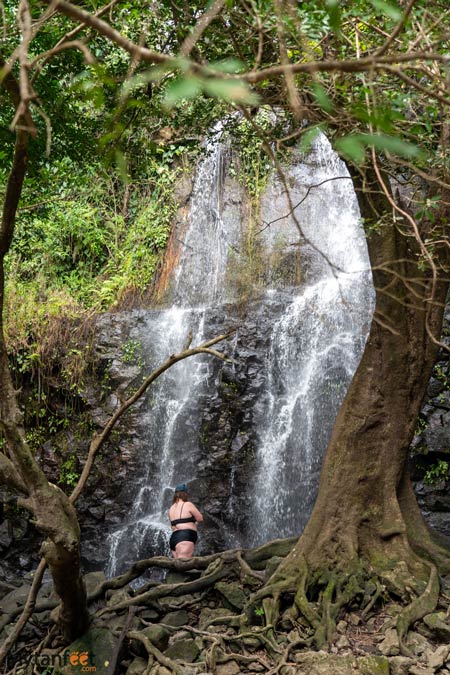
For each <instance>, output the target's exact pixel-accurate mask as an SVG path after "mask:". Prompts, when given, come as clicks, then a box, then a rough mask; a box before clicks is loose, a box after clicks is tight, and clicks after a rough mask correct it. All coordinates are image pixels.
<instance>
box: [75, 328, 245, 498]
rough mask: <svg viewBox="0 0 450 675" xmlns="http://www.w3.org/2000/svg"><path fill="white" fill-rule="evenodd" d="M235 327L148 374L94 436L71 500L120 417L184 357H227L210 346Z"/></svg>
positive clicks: (77, 493) (227, 335) (169, 359)
mask: <svg viewBox="0 0 450 675" xmlns="http://www.w3.org/2000/svg"><path fill="white" fill-rule="evenodd" d="M234 331H235V329H233V330H231V331H229V332H228V333H224V334H223V335H218V336H217V337H215V338H212V339H211V340H207V341H206V342H203V343H202V344H200V345H198V346H197V347H192V348H188V349H184V350H183V351H182V352H180V353H179V354H172V355H171V356H169V358H168V359H167V360H166V361H165V362H164V363H163V364H162V365H161V366H159V368H157V369H156V370H154V371H153V372H152V373H150V375H148V376H147V377H146V378H145V380H144V382H143V383H142V384H141V386H140V387H139V389H138V390H137V391H136V392H135V393H134V394H133V395H132V396H130V397H129V398H128V399H127V400H126V401H124V402H123V403H122V405H121V406H120V407H119V408H118V409H117V410H116V412H115V413H114V414H113V415H112V416H111V418H110V419H109V420H108V422H107V424H106V425H105V427H104V428H103V430H102V431H101V432H100V433H99V434H97V435H96V436H94V438H93V439H92V441H91V445H90V448H89V453H88V456H87V459H86V463H85V465H84V468H83V471H82V473H81V476H80V478H79V480H78V483H77V485H76V487H75V489H74V491H73V492H72V494H71V495H70V501H71V502H72V503H73V502H75V501H76V499H77V498H78V496H79V495H80V492H81V491H82V489H83V487H84V485H85V483H86V481H87V479H88V477H89V474H90V471H91V468H92V464H93V461H94V459H95V456H96V454H97V452H98V451H99V449H100V448H101V446H102V445H103V444H104V442H105V441H106V440H107V439H108V438H109V436H110V434H111V431H112V430H113V428H114V427H115V425H116V424H117V422H118V421H119V419H120V418H121V417H122V415H123V414H124V413H125V412H126V411H127V410H128V408H130V406H132V405H133V404H134V403H136V401H137V400H138V399H140V398H141V396H142V395H143V394H144V393H145V392H146V391H147V389H148V388H149V386H150V385H151V384H152V383H153V382H154V381H155V380H156V379H157V378H158V377H159V376H160V375H162V373H164V372H165V371H166V370H168V369H169V368H170V367H171V366H173V365H174V364H175V363H178V362H179V361H183V360H184V359H187V358H189V357H190V356H194V355H196V354H202V353H206V354H212V355H213V356H216V357H218V358H221V359H225V358H226V357H224V355H223V354H220V352H216V351H215V350H210V349H209V348H210V347H212V345H215V344H217V343H218V342H221V341H222V340H225V339H226V338H227V337H229V336H230V335H232V334H233V333H234Z"/></svg>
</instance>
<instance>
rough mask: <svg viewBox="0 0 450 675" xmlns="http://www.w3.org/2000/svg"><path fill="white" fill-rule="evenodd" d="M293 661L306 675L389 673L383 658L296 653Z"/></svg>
mask: <svg viewBox="0 0 450 675" xmlns="http://www.w3.org/2000/svg"><path fill="white" fill-rule="evenodd" d="M295 660H296V662H297V663H298V664H299V665H300V666H301V667H302V668H303V670H304V672H305V673H308V675H350V674H351V675H389V672H390V671H389V661H388V659H387V658H385V657H384V656H372V655H370V656H357V657H356V656H353V655H352V654H350V655H348V656H347V655H346V656H339V655H337V654H328V653H327V652H323V651H319V652H298V653H297V654H296V655H295ZM298 672H299V673H300V672H302V671H298Z"/></svg>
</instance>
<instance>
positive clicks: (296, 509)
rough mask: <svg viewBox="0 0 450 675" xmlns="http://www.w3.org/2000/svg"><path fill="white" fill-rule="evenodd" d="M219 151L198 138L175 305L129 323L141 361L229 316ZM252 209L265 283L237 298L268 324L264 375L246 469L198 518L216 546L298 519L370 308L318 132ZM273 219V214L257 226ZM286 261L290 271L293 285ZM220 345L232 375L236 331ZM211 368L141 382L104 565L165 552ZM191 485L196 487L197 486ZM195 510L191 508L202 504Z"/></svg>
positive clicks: (195, 455) (207, 398)
mask: <svg viewBox="0 0 450 675" xmlns="http://www.w3.org/2000/svg"><path fill="white" fill-rule="evenodd" d="M229 161H230V151H229V149H228V148H227V145H226V143H224V142H222V141H220V139H219V140H215V141H212V142H211V143H210V144H209V146H207V148H206V153H205V157H204V159H203V160H202V162H201V163H200V165H199V167H198V169H197V174H196V178H195V183H194V187H193V192H192V197H191V202H190V208H189V215H188V218H187V227H186V230H185V231H184V232H181V233H179V238H180V239H181V240H182V247H181V250H180V255H179V261H178V265H177V268H176V270H175V272H174V275H173V285H172V298H173V301H174V304H173V305H172V306H171V307H170V308H169V309H166V310H158V311H149V312H148V313H147V316H146V318H145V320H144V322H143V324H141V325H139V326H135V327H134V328H133V329H132V332H131V333H130V335H131V336H132V337H133V338H135V339H138V340H139V341H140V343H141V344H142V348H143V351H144V352H145V355H146V361H147V366H148V367H152V366H153V365H158V364H160V363H161V362H162V361H164V360H165V359H166V358H167V356H168V355H169V354H171V353H173V352H175V351H180V350H181V348H182V347H183V345H184V343H185V341H186V338H187V335H188V333H189V331H191V332H192V335H193V344H196V343H199V342H200V341H201V340H202V339H206V338H207V337H212V336H213V335H214V334H215V333H214V332H212V331H216V330H217V326H219V327H220V329H222V327H223V326H224V325H226V324H227V323H229V321H231V319H230V320H229V319H228V313H232V309H231V308H232V307H233V305H230V304H228V305H225V304H224V303H233V302H236V301H238V300H239V298H238V297H236V292H237V291H236V285H235V284H233V283H232V282H230V274H231V271H233V267H232V266H230V264H229V263H230V260H232V258H231V256H230V251H233V256H234V258H233V260H234V268H235V269H234V271H236V264H235V263H236V260H235V256H236V252H238V251H239V250H240V245H241V241H242V240H243V238H245V226H246V222H245V218H244V217H243V213H245V208H243V204H244V201H245V197H244V194H243V190H242V189H241V188H239V187H238V185H237V183H236V182H235V181H233V180H232V179H231V178H230V172H229V171H228V170H227V169H228V165H229ZM319 183H320V184H321V185H320V186H319ZM286 185H288V186H289V194H290V199H291V201H289V199H288V197H287V194H286V189H285V188H286ZM311 186H317V187H311ZM300 202H302V203H301V204H299V203H300ZM297 204H299V206H298V207H296V205H297ZM294 207H296V208H294ZM260 216H261V220H262V223H263V227H262V228H261V229H262V230H263V232H262V233H261V245H262V249H263V254H264V256H266V258H265V277H266V278H267V279H268V286H267V288H266V290H265V291H263V292H262V294H261V293H260V297H259V299H258V300H257V301H256V300H255V301H250V303H251V304H252V303H253V304H252V307H253V306H254V307H255V308H256V309H255V312H256V314H255V316H256V321H258V317H260V318H261V320H263V319H264V317H265V319H264V320H266V321H267V317H269V322H270V326H271V330H270V335H269V336H268V338H267V340H268V344H267V347H266V349H265V354H263V355H262V356H261V355H260V356H261V359H260V358H259V356H258V359H256V360H257V361H258V362H259V361H260V360H262V362H263V363H262V365H261V367H260V375H261V378H262V379H264V385H263V386H262V388H261V392H260V394H258V396H257V397H256V399H255V402H254V406H253V408H252V409H251V410H247V411H246V412H245V415H243V418H245V420H246V424H247V427H248V426H249V425H250V426H251V427H252V428H253V430H254V431H253V433H254V436H255V440H256V443H255V445H256V448H255V456H254V459H253V476H254V478H253V480H249V481H248V482H247V492H248V494H247V495H243V494H242V485H241V484H240V483H239V480H238V479H239V472H240V470H241V469H240V464H239V463H238V462H235V463H231V467H230V471H229V476H228V477H227V478H226V481H225V482H226V485H227V488H226V489H227V491H228V492H227V494H226V495H225V500H226V504H225V507H226V508H225V509H223V500H222V502H221V503H222V506H221V507H220V508H219V507H217V509H216V510H215V511H214V512H213V509H212V508H211V510H210V512H209V513H208V512H207V513H206V514H205V515H206V516H207V518H206V525H205V527H208V518H209V521H210V526H211V527H216V528H217V527H218V528H219V529H222V531H223V532H222V534H223V536H222V539H221V540H220V541H221V542H222V543H223V544H225V545H228V544H249V543H250V544H255V543H259V542H261V541H263V540H268V539H269V538H271V537H273V536H280V535H292V534H294V533H297V532H299V531H300V529H301V528H302V527H303V525H304V523H305V520H306V518H307V516H308V514H309V512H310V510H311V505H312V500H313V498H314V494H315V491H316V486H317V472H318V468H319V466H320V462H321V459H322V456H323V452H324V449H325V447H326V444H327V442H328V438H329V434H330V431H331V428H332V425H333V422H334V418H335V415H336V412H337V410H338V406H339V404H340V402H341V400H342V398H343V395H344V393H345V390H346V387H347V385H348V383H349V381H350V379H351V376H352V374H353V372H354V370H355V368H356V366H357V364H358V361H359V358H360V356H361V353H362V349H363V346H364V342H365V337H366V333H367V327H368V323H369V321H370V317H371V312H372V304H373V297H372V296H373V291H372V284H371V276H370V273H368V272H367V269H368V267H369V262H368V258H367V250H366V245H365V240H364V235H363V232H362V229H361V227H360V225H359V217H358V209H357V205H356V198H355V195H354V193H353V191H352V187H351V181H350V180H349V178H348V173H347V171H346V169H345V166H344V165H343V163H342V162H340V161H339V159H338V158H337V156H336V155H335V153H334V152H333V151H332V149H331V147H330V145H329V143H328V141H327V140H326V139H325V138H324V137H319V138H318V139H317V140H316V142H315V145H314V148H313V150H312V152H311V153H310V154H309V155H308V157H307V158H306V159H305V158H297V159H294V160H293V162H292V164H291V166H290V167H288V168H286V170H285V180H284V181H282V180H280V178H277V177H273V178H272V179H271V180H270V181H269V184H268V187H267V189H266V192H265V195H264V197H263V199H262V201H261V205H260ZM272 221H276V222H274V223H273V224H271V225H269V224H270V223H271V222H272ZM264 224H265V225H264ZM299 229H300V230H301V232H302V233H303V235H304V236H301V235H300V234H299ZM291 267H296V268H297V271H299V274H297V277H298V276H299V277H300V279H297V278H296V280H295V282H293V281H292V279H293V276H295V275H292V274H291V271H290V269H291ZM364 270H366V271H364ZM298 282H299V283H298ZM244 314H245V313H244ZM241 320H242V325H241V326H240V327H238V332H237V335H238V336H239V335H243V334H244V333H245V330H246V328H245V322H246V318H245V317H244V318H243V319H241ZM233 345H234V346H232V351H233V350H234V353H233V354H232V356H233V358H234V364H233V366H232V371H233V373H232V375H233V377H234V376H235V375H236V377H238V375H239V373H238V371H239V369H240V357H241V354H240V349H241V347H240V341H239V339H238V337H236V339H235V340H234V342H233ZM229 349H230V347H229V346H228V350H229ZM250 360H251V358H250ZM252 368H254V369H258V368H259V366H257V365H254V366H252ZM218 369H219V368H218V362H215V361H214V360H213V359H211V358H210V357H201V358H199V357H195V358H190V359H187V360H186V361H183V362H181V363H179V364H177V365H176V366H174V367H172V368H171V369H170V370H169V371H167V373H165V375H164V376H163V377H162V378H161V379H160V380H159V381H158V382H157V383H156V384H157V386H156V387H155V389H154V390H152V392H151V394H150V397H149V401H148V405H147V406H146V407H147V412H146V413H145V414H144V415H143V418H142V424H141V427H145V445H143V446H142V454H143V462H142V466H143V468H142V471H141V474H140V478H139V481H138V486H137V488H136V499H135V500H134V505H133V508H132V511H131V513H130V515H129V517H128V518H127V521H126V523H124V524H123V525H122V526H121V527H119V528H118V529H116V530H115V531H114V532H112V533H111V534H110V536H109V547H110V559H109V565H108V572H109V574H116V573H118V572H119V571H120V570H121V569H123V568H124V566H126V565H128V564H129V563H131V562H132V561H133V560H135V559H137V558H139V557H143V556H147V555H150V554H154V553H162V552H167V541H168V537H169V536H170V529H169V528H168V522H167V515H166V510H167V508H168V506H169V499H170V494H171V490H172V489H173V486H174V485H175V484H176V482H180V481H188V482H189V481H190V480H195V479H196V480H197V481H207V480H208V479H207V478H205V475H206V474H205V473H203V474H202V470H203V468H202V467H203V465H204V461H203V460H201V461H199V458H200V457H201V451H200V445H201V438H200V437H201V435H202V419H201V412H200V411H201V409H203V410H204V409H205V407H206V408H207V407H208V405H209V406H210V407H211V406H212V401H213V398H214V396H215V394H214V392H215V391H216V390H217V386H218V385H219V384H220V381H221V377H222V376H221V375H220V372H219V373H218ZM240 377H242V374H241V375H240ZM208 402H209V403H208ZM215 405H217V401H216V402H215ZM219 417H220V415H219ZM222 417H223V415H222ZM221 419H222V418H221ZM249 420H250V422H249ZM220 424H222V427H220ZM220 424H219V427H220V428H223V432H221V431H220V429H219V432H218V433H219V436H220V434H222V435H226V433H231V432H229V431H227V430H226V426H227V425H226V424H225V423H224V422H223V420H222V422H220ZM240 424H241V422H240V421H239V420H237V421H232V423H231V424H228V427H230V426H233V425H234V426H235V427H236V429H235V430H234V431H233V433H236V436H235V439H234V441H233V442H232V443H230V447H229V452H228V451H227V454H228V455H230V454H232V453H233V452H238V450H239V449H240V448H241V446H242V445H243V444H244V441H243V440H242V441H241V440H240V438H241V436H240V434H242V436H243V437H244V436H245V434H244V432H242V431H240V427H239V425H240ZM204 442H205V440H204V439H203V441H202V443H204ZM236 448H237V449H238V450H236ZM221 461H222V460H221ZM222 464H223V461H222ZM221 482H222V483H224V481H223V480H222V481H221ZM203 487H204V493H207V492H208V488H209V486H206V487H205V486H203ZM240 491H241V492H240ZM245 499H246V500H247V502H249V504H250V507H249V510H248V513H246V514H245V517H243V515H242V513H240V515H239V519H238V514H239V511H240V510H241V509H240V505H241V504H243V503H244V501H245ZM199 506H200V508H203V504H202V503H200V504H199ZM223 510H225V511H226V514H227V517H228V525H227V522H225V520H226V519H225V520H224V519H223V518H222V516H221V511H223ZM246 519H247V520H248V523H249V526H248V528H246V527H245V526H242V527H238V528H237V529H236V527H234V529H233V525H232V523H233V520H234V521H235V522H238V520H239V523H242V522H245V520H246Z"/></svg>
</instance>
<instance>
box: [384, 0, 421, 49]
mask: <svg viewBox="0 0 450 675" xmlns="http://www.w3.org/2000/svg"><path fill="white" fill-rule="evenodd" d="M416 2H417V0H409V2H408V4H407V5H406V7H405V11H404V12H403V16H402V17H401V19H400V21H399V22H398V24H397V25H396V27H395V28H394V30H393V31H392V33H391V34H390V36H389V37H388V39H387V40H386V42H385V43H384V44H383V45H382V46H381V47H380V48H379V49H377V50H376V52H375V53H374V56H382V55H383V54H385V53H386V52H387V50H388V49H389V47H390V46H391V44H392V43H393V42H394V40H395V39H396V37H397V36H398V35H400V33H401V32H402V30H403V26H404V25H405V23H406V20H407V18H408V16H409V15H410V14H411V10H412V8H413V7H414V5H415V4H416Z"/></svg>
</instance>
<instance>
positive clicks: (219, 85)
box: [203, 78, 259, 105]
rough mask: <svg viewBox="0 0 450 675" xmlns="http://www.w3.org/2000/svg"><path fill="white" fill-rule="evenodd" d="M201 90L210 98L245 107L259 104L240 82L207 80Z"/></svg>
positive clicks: (256, 98)
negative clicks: (244, 105)
mask: <svg viewBox="0 0 450 675" xmlns="http://www.w3.org/2000/svg"><path fill="white" fill-rule="evenodd" d="M203 88H204V90H205V92H206V93H207V94H209V95H210V96H214V97H215V98H218V99H223V100H225V101H233V102H234V103H244V104H246V105H256V104H257V103H258V102H259V98H258V96H257V95H256V94H255V93H254V92H252V91H251V90H250V89H249V87H248V86H247V84H246V83H245V82H242V80H222V79H216V78H208V79H207V80H204V82H203Z"/></svg>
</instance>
